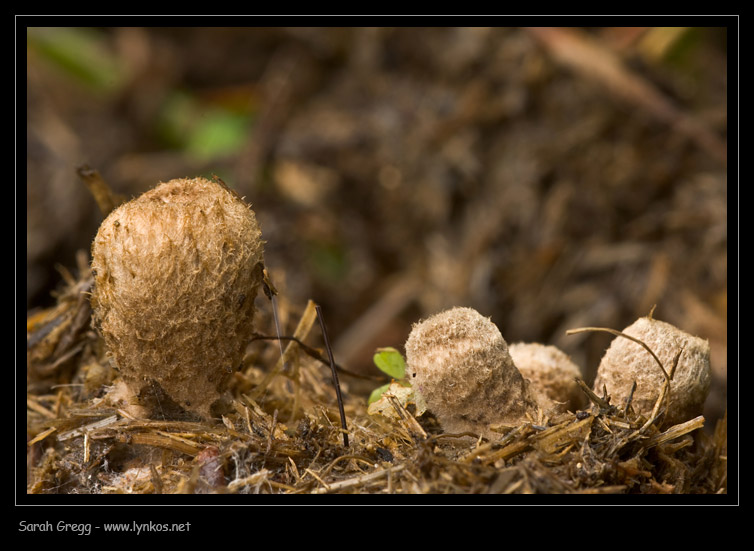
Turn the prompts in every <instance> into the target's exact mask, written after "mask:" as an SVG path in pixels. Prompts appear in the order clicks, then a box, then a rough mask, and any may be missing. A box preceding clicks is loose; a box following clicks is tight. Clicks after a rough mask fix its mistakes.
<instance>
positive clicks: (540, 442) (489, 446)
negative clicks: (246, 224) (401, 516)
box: [27, 273, 727, 494]
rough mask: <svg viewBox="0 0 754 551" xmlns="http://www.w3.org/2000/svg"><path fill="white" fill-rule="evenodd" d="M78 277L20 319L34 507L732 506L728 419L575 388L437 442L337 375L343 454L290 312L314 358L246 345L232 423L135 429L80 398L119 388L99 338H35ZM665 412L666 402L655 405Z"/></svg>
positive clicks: (314, 366) (425, 425)
mask: <svg viewBox="0 0 754 551" xmlns="http://www.w3.org/2000/svg"><path fill="white" fill-rule="evenodd" d="M87 278H88V274H86V273H83V274H82V278H81V279H79V280H77V281H74V282H71V287H70V288H69V289H68V290H67V291H66V292H63V293H62V294H61V296H60V297H59V304H58V305H57V306H56V307H54V308H52V309H51V310H50V311H48V312H45V313H44V314H39V315H37V317H36V318H37V320H44V321H41V322H40V321H36V320H31V319H30V320H29V327H30V329H29V331H28V332H27V335H28V342H29V343H30V345H29V349H28V378H29V387H28V388H29V392H28V395H27V439H28V445H27V491H28V492H29V493H146V494H148V493H163V494H169V493H260V494H266V493H270V494H278V493H280V494H299V493H314V494H320V493H370V494H371V493H375V494H380V493H395V494H404V493H499V494H510V493H574V494H577V493H587V494H594V493H724V492H726V491H727V465H726V457H727V419H723V420H722V421H720V422H719V423H718V425H717V426H716V428H715V432H714V435H713V436H711V437H708V436H706V435H705V434H704V433H703V432H702V431H701V430H699V429H700V428H701V427H702V426H703V424H704V418H703V417H701V416H696V417H694V418H692V419H690V420H687V421H684V422H682V423H677V424H673V425H670V426H666V427H664V428H661V426H660V425H659V424H658V420H657V419H655V420H654V421H653V420H652V416H651V413H652V412H650V414H649V415H646V414H642V413H637V412H636V411H635V410H634V408H632V407H629V408H626V407H625V404H619V403H615V404H614V403H612V401H611V400H610V398H609V397H608V396H601V395H600V393H598V392H595V391H592V390H591V389H590V388H589V386H588V385H586V384H585V383H584V382H583V381H579V382H578V383H577V384H578V386H579V388H581V389H582V390H583V391H584V397H585V400H588V405H587V406H585V407H584V408H582V409H579V410H577V411H572V412H565V413H558V414H553V415H552V416H551V417H547V418H544V419H542V420H537V422H533V421H526V422H521V423H518V424H515V425H513V426H505V425H500V426H497V427H495V430H492V431H490V434H489V435H487V436H484V435H479V434H474V433H472V432H468V431H467V432H463V433H456V434H450V433H444V432H442V430H441V429H440V427H439V426H438V424H437V422H436V420H435V419H434V418H433V416H432V415H431V414H429V413H427V414H424V415H422V416H420V417H416V416H415V414H414V411H413V405H411V404H410V405H408V406H404V405H403V404H401V402H400V401H399V400H394V401H392V402H391V403H392V404H393V406H394V408H395V415H392V416H382V415H371V416H370V415H368V414H367V412H366V397H363V396H356V395H353V394H351V393H350V392H349V390H348V379H349V378H348V376H347V374H346V373H345V372H344V373H341V375H342V377H341V378H342V384H343V390H344V396H343V397H344V401H345V413H346V415H347V418H348V431H349V435H350V437H351V438H350V445H349V447H348V448H345V447H344V446H343V443H342V438H341V436H342V434H341V429H340V423H339V413H338V407H337V402H336V397H335V392H334V390H333V388H332V383H331V374H330V370H329V366H328V365H327V362H326V361H323V359H324V357H325V355H324V354H323V351H322V348H321V337H320V336H319V335H318V332H317V331H316V329H315V330H314V331H312V330H311V329H312V328H314V327H315V324H314V323H313V318H312V317H311V313H310V311H309V310H310V308H304V309H303V311H296V310H294V309H293V308H292V307H291V306H290V305H289V304H287V303H286V302H285V301H281V303H280V304H281V308H282V312H281V319H290V320H296V319H298V320H300V321H299V322H298V324H297V325H298V328H297V329H296V331H295V333H296V335H297V338H298V339H299V340H300V341H301V342H302V343H304V342H308V343H309V344H307V345H306V347H307V348H308V349H309V351H310V352H311V351H317V352H318V353H319V358H316V357H314V355H313V354H309V353H308V352H307V351H306V350H305V349H304V347H302V346H300V345H299V344H298V342H297V341H289V342H288V343H287V346H286V349H285V360H286V361H285V362H284V363H283V362H281V358H280V349H279V346H278V343H276V342H274V341H273V340H269V339H255V340H252V342H251V343H250V344H249V346H248V347H247V350H246V355H245V357H244V361H243V365H242V369H241V370H240V371H239V372H237V373H235V374H234V375H233V377H232V379H231V381H230V383H229V390H228V392H229V395H230V396H231V403H232V407H231V409H230V411H227V412H225V413H224V414H223V415H222V416H221V417H219V418H216V419H212V420H197V421H181V420H178V421H176V420H154V419H141V418H138V417H135V416H133V415H131V414H130V413H129V412H128V411H126V410H123V409H119V408H118V407H115V406H113V405H111V404H110V403H108V401H107V399H106V398H105V396H106V395H105V389H106V385H103V386H102V388H100V389H99V391H98V392H96V393H94V394H91V393H90V391H87V390H86V387H85V385H84V384H83V381H84V380H85V379H86V375H87V373H88V372H91V371H93V370H95V369H101V370H102V371H103V372H104V373H105V375H104V377H103V380H104V381H112V380H114V377H115V374H114V373H112V370H111V368H110V367H109V366H108V364H107V361H106V359H105V358H106V357H105V352H104V347H103V346H102V343H101V341H100V338H99V337H98V336H97V334H96V333H94V332H92V331H91V330H83V331H78V332H76V333H75V338H72V339H70V342H69V343H68V344H66V345H65V346H51V345H50V343H49V342H45V338H43V337H41V336H40V332H46V334H47V335H50V334H51V332H48V331H46V328H47V327H48V326H49V324H50V323H52V324H56V326H58V325H60V324H62V323H63V321H61V319H62V320H65V319H69V318H70V317H71V316H73V317H75V313H76V312H77V311H78V309H79V308H80V304H79V301H78V300H77V298H76V297H77V296H78V295H79V294H80V293H83V292H86V291H85V289H87V284H86V283H84V282H85V281H86V280H87ZM258 315H259V318H260V319H259V321H258V329H257V330H259V331H262V330H263V329H265V328H272V327H273V321H272V320H271V319H270V316H269V315H268V314H266V313H265V312H259V313H258ZM288 332H289V333H290V331H288ZM64 334H65V333H64ZM61 338H62V335H61V336H60V337H56V340H57V342H60V339H61ZM72 349H75V350H78V352H77V355H74V356H71V355H70V350H72ZM51 350H52V352H50V351H51ZM65 355H68V360H66V361H60V358H61V356H65ZM50 365H56V366H57V367H56V368H55V369H51V368H50V367H49V366H50ZM95 366H98V367H97V368H95ZM666 367H668V369H669V370H670V367H672V366H666ZM270 373H275V375H274V376H270ZM260 385H262V388H263V390H262V391H261V392H255V390H256V389H258V388H259V386H260ZM587 390H588V392H587ZM664 399H665V392H661V393H660V395H659V396H658V398H657V402H658V404H661V403H662V402H663V400H664ZM658 409H661V408H659V405H658ZM658 419H659V416H658ZM469 436H471V437H472V438H469Z"/></svg>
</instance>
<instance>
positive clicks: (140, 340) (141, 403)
mask: <svg viewBox="0 0 754 551" xmlns="http://www.w3.org/2000/svg"><path fill="white" fill-rule="evenodd" d="M262 262H263V242H262V239H261V231H260V229H259V225H258V224H257V221H256V218H255V215H254V212H253V211H252V210H251V209H250V208H249V206H248V205H247V204H246V203H244V202H243V200H242V199H241V198H240V197H238V195H236V194H235V193H234V192H233V191H231V190H230V189H228V188H227V187H226V186H225V185H224V184H222V183H218V182H215V181H209V180H206V179H203V178H195V179H177V180H171V181H170V182H167V183H163V184H160V185H158V186H157V187H156V188H154V189H152V190H151V191H148V192H146V193H144V194H143V195H141V196H140V197H138V198H136V199H134V200H132V201H130V202H128V203H126V204H124V205H121V206H120V207H119V208H117V209H115V210H114V211H113V212H112V213H110V215H109V216H108V217H107V218H106V219H105V220H104V221H103V222H102V225H101V226H100V228H99V231H98V233H97V236H96V237H95V239H94V243H93V244H92V269H93V272H94V274H95V275H94V278H95V279H94V281H95V285H94V290H93V293H92V306H93V309H94V314H95V323H96V325H97V327H98V329H99V330H100V332H101V333H102V335H103V336H104V339H105V342H106V345H107V348H108V350H109V353H110V354H111V356H112V359H113V361H114V363H115V365H116V366H117V368H118V369H119V371H120V373H121V375H122V378H123V382H124V383H125V386H126V390H125V392H123V390H122V389H121V394H125V395H126V396H128V399H129V400H130V401H131V405H134V406H137V407H139V408H143V409H139V410H138V411H140V412H144V413H146V414H147V415H150V416H152V417H166V418H171V417H172V418H180V417H183V418H186V417H197V416H198V417H203V418H209V417H211V416H212V415H213V404H215V403H216V402H217V401H218V399H220V398H221V395H222V392H223V390H224V389H225V386H226V384H227V381H228V379H229V377H230V375H231V374H232V373H233V372H234V371H235V370H236V369H237V368H238V366H239V364H240V362H241V358H242V355H243V352H244V348H245V344H246V343H247V342H248V340H249V338H250V337H251V333H252V318H253V315H254V298H255V296H256V293H257V289H258V286H259V284H260V282H261V278H262Z"/></svg>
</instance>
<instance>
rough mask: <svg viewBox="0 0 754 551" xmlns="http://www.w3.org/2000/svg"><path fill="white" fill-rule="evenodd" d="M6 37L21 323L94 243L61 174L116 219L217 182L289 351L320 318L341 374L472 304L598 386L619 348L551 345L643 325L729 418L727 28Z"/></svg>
mask: <svg viewBox="0 0 754 551" xmlns="http://www.w3.org/2000/svg"><path fill="white" fill-rule="evenodd" d="M20 32H26V39H27V41H26V46H27V67H26V68H27V98H26V99H27V190H26V194H27V195H26V200H27V202H26V204H27V259H26V262H27V296H26V301H27V310H29V311H33V310H34V309H37V308H42V307H45V306H49V305H50V304H52V303H53V302H54V298H53V297H52V296H51V291H53V290H54V289H55V288H57V287H59V286H60V285H61V274H60V267H63V268H64V269H68V270H71V271H75V267H76V260H75V258H76V253H77V251H80V250H84V251H86V252H87V254H88V251H89V246H90V244H91V241H92V239H93V237H94V235H95V233H96V231H97V227H98V225H99V223H100V221H101V220H102V214H101V213H100V211H99V209H98V207H97V204H96V202H95V201H94V199H93V198H92V197H91V195H90V194H89V192H88V191H87V189H86V187H85V186H84V185H83V184H82V182H81V180H80V179H79V177H78V176H77V168H78V167H80V166H82V165H84V164H86V165H88V166H90V167H91V168H93V169H96V170H98V171H99V172H100V174H101V175H102V177H103V178H104V179H105V181H106V182H107V183H108V184H109V186H110V187H111V188H112V189H114V190H115V191H116V192H118V193H121V194H124V195H126V196H127V197H132V196H135V195H138V194H140V193H141V192H143V191H146V190H147V189H149V188H151V187H153V186H154V185H156V184H157V183H158V182H160V181H167V180H170V179H173V178H178V177H194V176H206V177H210V176H212V175H213V174H214V175H217V176H219V177H221V178H222V179H223V180H224V181H225V182H226V183H227V184H228V185H229V186H231V187H232V188H234V189H236V190H237V191H238V192H239V193H240V194H241V195H242V196H244V197H245V198H246V200H247V201H248V202H250V203H251V204H252V205H253V208H254V209H255V211H256V213H257V217H258V219H259V221H260V224H261V226H262V231H263V234H264V237H265V239H266V240H267V247H266V263H267V265H268V268H269V270H270V273H271V275H272V279H273V281H274V282H275V284H276V285H277V287H278V289H279V291H280V293H281V301H285V303H286V305H287V306H286V308H285V310H286V311H290V312H293V314H291V315H290V316H289V318H288V319H284V320H283V321H284V325H285V327H284V332H287V333H288V334H290V333H291V332H292V329H293V327H294V326H295V323H296V321H297V320H296V318H295V313H296V312H300V311H301V310H302V309H303V307H304V306H305V304H306V301H307V300H308V299H312V300H314V301H316V302H318V303H319V304H321V305H322V306H323V309H324V312H325V316H326V320H327V324H328V329H329V333H330V336H331V339H332V340H333V341H334V346H335V356H336V361H338V362H339V363H341V364H343V365H344V366H347V367H348V368H349V369H352V370H354V371H361V372H364V373H374V372H375V371H376V370H375V368H374V366H373V364H372V354H373V352H374V349H375V348H376V347H379V346H395V347H397V348H399V349H401V350H402V346H403V343H404V342H405V340H406V337H407V336H408V332H409V331H410V327H411V323H413V322H416V321H418V320H419V319H420V318H422V317H425V316H427V315H430V314H432V313H435V312H437V311H439V310H441V309H444V308H447V307H450V306H471V307H474V308H476V309H477V310H479V311H480V312H481V313H482V314H484V315H486V316H491V317H492V320H493V321H494V322H495V323H496V324H497V325H498V326H499V327H500V330H501V332H502V333H503V335H504V337H505V339H506V340H507V341H508V342H517V341H537V342H543V343H547V344H554V345H556V346H558V347H560V348H562V349H563V350H564V351H566V352H567V353H568V354H570V355H571V357H572V358H573V359H574V361H576V363H577V364H579V365H580V366H581V367H582V369H583V370H584V376H585V378H586V379H587V381H588V382H590V383H591V381H592V380H593V377H594V373H595V371H596V368H597V365H598V364H599V359H600V357H601V356H602V353H603V352H604V350H605V348H606V347H607V346H608V345H609V343H610V339H611V336H610V335H606V334H602V333H583V334H578V335H575V336H566V335H565V331H566V330H567V329H571V328H577V327H583V326H603V327H611V328H614V329H623V328H624V327H626V326H627V325H629V324H630V323H632V322H633V321H634V320H635V319H636V318H638V317H640V316H642V315H646V314H648V313H649V311H650V310H651V309H652V307H653V306H654V305H656V309H655V312H654V316H655V317H656V318H658V319H661V320H664V321H668V322H671V323H673V324H675V325H677V326H678V327H680V328H682V329H684V330H685V331H688V332H690V333H693V334H696V335H699V336H701V337H704V338H707V339H709V340H710V344H711V349H712V365H713V371H714V383H713V391H712V395H711V397H710V400H709V401H708V406H707V411H705V415H706V416H707V419H708V423H707V426H708V427H711V426H714V421H715V420H716V419H718V418H720V417H722V415H723V413H724V411H725V408H726V404H727V398H726V389H727V375H726V374H727V161H726V149H727V146H726V132H727V100H726V95H727V87H728V83H727V55H726V52H727V46H726V43H727V34H726V29H725V28H685V27H684V28H646V27H620V28H567V29H563V28H532V29H527V28H134V27H130V28H28V29H21V31H20ZM56 267H57V268H56ZM259 300H261V299H259ZM259 308H260V310H265V309H267V310H269V306H268V305H267V303H266V301H264V302H260V305H259ZM349 383H350V384H351V385H352V386H351V391H352V392H356V391H362V390H361V389H360V388H359V387H358V385H359V384H360V383H359V381H358V380H353V381H349ZM373 386H374V384H373V383H371V386H369V387H368V388H365V389H363V391H364V392H368V390H370V389H371V388H372V387H373Z"/></svg>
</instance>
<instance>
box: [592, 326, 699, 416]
mask: <svg viewBox="0 0 754 551" xmlns="http://www.w3.org/2000/svg"><path fill="white" fill-rule="evenodd" d="M623 333H624V334H626V335H629V336H631V337H634V338H636V339H639V340H640V341H642V342H643V343H644V344H646V345H647V346H648V347H649V348H650V349H651V350H652V351H653V352H654V353H655V355H656V356H657V357H658V359H659V360H660V361H661V362H662V364H663V366H664V369H665V371H666V372H667V373H668V374H670V371H671V368H672V366H673V363H674V362H675V359H676V356H678V353H679V352H680V356H678V364H677V366H676V369H675V373H674V374H673V378H672V381H671V384H670V400H669V404H668V410H667V412H666V415H665V420H664V424H665V425H674V424H677V423H682V422H684V421H688V420H689V419H692V418H693V417H695V416H697V415H699V414H701V412H702V409H703V407H704V402H705V400H706V398H707V394H708V392H709V387H710V382H711V372H710V363H709V358H710V348H709V341H706V340H703V339H700V338H699V337H694V336H692V335H690V334H688V333H686V332H684V331H681V330H680V329H678V328H677V327H675V326H673V325H671V324H669V323H665V322H662V321H659V320H655V319H652V318H649V317H643V318H639V319H638V320H636V321H635V322H634V323H633V324H631V325H630V326H629V327H627V328H626V329H624V330H623ZM681 350H682V351H681ZM634 381H636V389H635V391H634V392H633V395H632V398H631V406H632V407H633V409H634V410H635V411H637V412H639V413H642V414H644V415H649V414H650V413H651V412H652V409H653V407H654V405H655V403H656V401H657V399H658V397H659V396H660V391H661V389H662V386H663V384H664V382H665V375H664V374H663V372H662V370H661V369H660V366H659V365H658V364H657V362H656V361H655V359H654V358H653V357H652V356H651V355H650V354H649V353H648V352H647V350H646V349H645V348H644V347H642V346H641V345H640V344H638V343H636V342H634V341H632V340H630V339H626V338H624V337H616V338H615V339H614V340H613V342H612V344H611V345H610V347H609V348H608V349H607V351H606V352H605V355H604V356H603V357H602V361H601V362H600V366H599V369H598V370H597V378H596V379H595V381H594V390H595V392H596V393H597V394H601V393H602V391H603V386H604V387H606V388H607V393H608V395H609V396H610V398H611V403H612V404H614V405H617V406H622V405H623V404H625V403H626V401H627V399H628V397H629V395H630V393H631V388H632V386H633V383H634Z"/></svg>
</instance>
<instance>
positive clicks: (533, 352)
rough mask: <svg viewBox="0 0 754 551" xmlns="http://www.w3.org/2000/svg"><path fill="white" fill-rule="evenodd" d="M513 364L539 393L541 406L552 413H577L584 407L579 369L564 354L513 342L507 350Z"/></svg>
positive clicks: (532, 344)
mask: <svg viewBox="0 0 754 551" xmlns="http://www.w3.org/2000/svg"><path fill="white" fill-rule="evenodd" d="M508 351H509V352H510V355H511V358H513V363H514V364H516V367H517V368H518V370H519V371H520V372H521V375H523V376H524V378H526V379H528V380H529V382H530V383H531V386H532V389H533V390H535V391H536V392H539V393H540V397H539V401H540V403H547V402H549V403H550V404H551V411H553V412H560V413H562V412H565V411H576V410H578V409H581V408H582V407H584V406H585V405H586V401H587V398H586V395H585V394H584V392H583V391H582V390H581V388H580V387H579V385H578V383H576V378H581V377H582V375H581V370H580V369H579V367H578V366H577V365H576V364H575V363H573V362H572V361H571V358H569V357H568V355H566V353H565V352H563V351H562V350H560V349H559V348H557V347H555V346H549V345H544V344H539V343H515V344H511V345H510V346H509V347H508Z"/></svg>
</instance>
